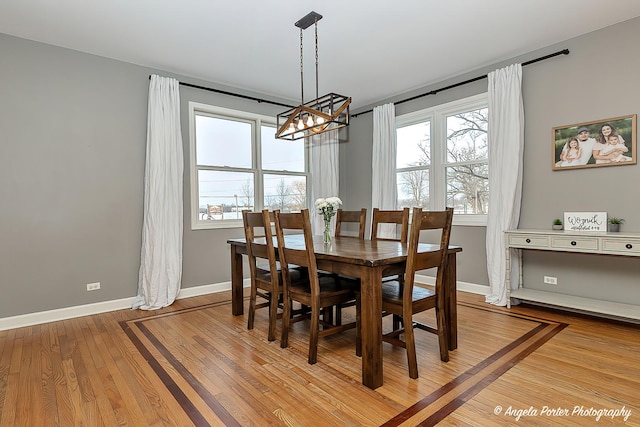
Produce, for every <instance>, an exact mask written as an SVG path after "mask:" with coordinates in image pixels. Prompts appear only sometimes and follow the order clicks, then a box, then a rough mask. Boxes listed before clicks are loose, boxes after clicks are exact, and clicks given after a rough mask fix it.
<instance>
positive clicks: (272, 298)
mask: <svg viewBox="0 0 640 427" xmlns="http://www.w3.org/2000/svg"><path fill="white" fill-rule="evenodd" d="M278 294H279V293H278V292H277V291H276V292H273V291H272V292H270V294H269V334H268V336H267V339H268V340H269V341H275V339H276V323H277V322H278Z"/></svg>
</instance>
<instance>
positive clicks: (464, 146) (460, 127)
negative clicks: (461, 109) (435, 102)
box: [447, 108, 489, 163]
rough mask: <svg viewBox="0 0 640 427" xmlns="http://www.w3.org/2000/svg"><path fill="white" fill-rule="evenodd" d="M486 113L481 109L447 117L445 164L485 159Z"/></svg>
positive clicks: (485, 110)
mask: <svg viewBox="0 0 640 427" xmlns="http://www.w3.org/2000/svg"><path fill="white" fill-rule="evenodd" d="M488 112H489V110H488V109H487V108H482V109H479V110H474V111H468V112H465V113H459V114H454V115H452V116H448V117H447V162H449V163H460V162H470V161H475V160H485V159H487V155H488V152H487V148H488V146H487V125H488V123H489V114H488Z"/></svg>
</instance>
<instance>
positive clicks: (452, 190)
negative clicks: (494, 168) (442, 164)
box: [446, 163, 489, 215]
mask: <svg viewBox="0 0 640 427" xmlns="http://www.w3.org/2000/svg"><path fill="white" fill-rule="evenodd" d="M446 169H447V206H448V207H452V208H453V209H454V212H455V213H456V214H476V215H486V213H487V209H488V203H489V166H488V165H487V164H486V163H478V164H473V165H464V166H454V167H448V168H446Z"/></svg>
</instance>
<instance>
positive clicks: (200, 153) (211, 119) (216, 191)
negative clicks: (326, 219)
mask: <svg viewBox="0 0 640 427" xmlns="http://www.w3.org/2000/svg"><path fill="white" fill-rule="evenodd" d="M189 119H190V139H191V141H190V142H191V171H192V173H191V210H192V215H191V218H192V220H191V224H192V229H202V228H225V227H240V226H242V211H243V210H245V209H249V210H261V209H265V208H266V209H280V210H281V211H284V212H291V211H299V210H301V209H303V208H305V207H306V206H308V203H307V182H308V160H307V158H308V154H307V149H306V147H305V143H304V140H299V141H286V142H285V141H279V140H276V139H275V131H276V129H275V124H274V123H275V118H272V117H266V116H260V115H256V114H251V113H245V112H241V111H235V110H229V109H225V108H218V107H212V106H208V105H203V104H197V103H189Z"/></svg>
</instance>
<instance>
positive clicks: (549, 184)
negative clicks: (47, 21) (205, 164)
mask: <svg viewBox="0 0 640 427" xmlns="http://www.w3.org/2000/svg"><path fill="white" fill-rule="evenodd" d="M639 39H640V19H635V20H632V21H628V22H625V23H622V24H619V25H616V26H614V27H610V28H606V29H603V30H600V31H598V32H594V33H591V34H588V35H586V36H583V37H579V38H576V39H573V40H570V41H567V42H566V43H562V44H559V45H557V46H551V47H549V48H547V49H544V50H542V51H539V52H532V53H530V54H528V55H526V56H523V57H521V58H515V59H514V60H512V61H505V62H502V63H498V64H493V65H491V66H489V67H486V68H484V69H480V70H476V71H474V72H472V73H468V74H466V75H462V76H457V77H455V78H451V79H450V80H449V81H447V82H442V83H439V84H437V85H433V86H431V87H426V88H423V89H420V90H418V91H415V92H413V93H409V94H403V95H401V96H398V97H396V98H394V99H390V100H387V101H385V102H388V101H395V100H399V99H404V98H405V97H407V96H411V95H413V94H418V93H422V92H424V91H427V90H430V89H433V88H439V87H442V86H444V85H446V84H448V83H455V82H458V81H461V80H464V79H466V78H469V77H475V76H477V75H480V74H485V73H486V72H488V71H491V70H493V69H495V68H498V67H500V66H503V65H507V64H509V63H512V62H514V61H516V60H517V61H524V60H528V59H533V58H536V57H538V56H540V55H543V54H546V53H550V52H554V51H556V50H559V49H562V48H569V49H570V50H571V54H570V55H569V56H566V57H565V56H563V57H559V58H555V59H551V60H548V61H544V62H541V63H538V64H534V65H530V66H527V67H525V68H524V72H523V75H524V96H525V114H526V131H525V175H524V178H525V179H524V196H523V208H522V216H521V222H520V226H521V227H527V228H549V227H550V223H551V220H552V219H553V218H555V217H558V216H561V214H562V212H563V211H570V210H572V211H580V210H584V211H591V210H593V211H608V212H610V213H611V214H614V215H616V216H622V217H625V218H626V219H627V223H626V224H625V225H624V229H625V230H638V231H640V218H639V217H638V215H637V214H636V212H637V208H638V201H639V200H640V197H639V195H640V194H639V193H640V187H639V186H638V185H636V184H635V183H636V182H637V180H638V177H639V175H640V174H639V171H640V169H638V168H639V167H640V166H637V165H634V166H620V167H614V168H598V169H587V170H578V171H558V172H552V171H551V161H550V159H551V142H550V136H551V128H552V127H553V126H559V125H564V124H570V123H576V122H581V121H590V120H599V119H603V118H608V117H614V116H620V115H626V114H635V113H637V112H638V109H639V108H638V105H639V104H640V101H638V100H639V99H640V96H639V95H640V93H639V92H640V85H638V78H637V75H638V74H637V70H638V69H640V68H639V65H640V64H639V62H640V57H639V56H638V55H637V46H636V43H635V42H634V41H635V40H639ZM606 58H613V64H614V65H613V66H612V65H611V63H606V61H605V59H606ZM151 73H158V74H160V75H163V76H171V74H169V73H166V72H162V71H158V70H150V69H147V68H144V67H139V66H136V65H132V64H126V63H122V62H118V61H113V60H109V59H105V58H100V57H96V56H92V55H87V54H83V53H79V52H74V51H70V50H66V49H61V48H56V47H52V46H47V45H44V44H40V43H35V42H30V41H26V40H22V39H18V38H14V37H10V36H6V35H2V34H0V317H8V316H14V315H19V314H26V313H32V312H39V311H44V310H51V309H56V308H62V307H71V306H76V305H82V304H88V303H92V302H101V301H110V300H116V299H120V298H128V297H133V296H134V295H135V293H136V289H137V278H138V268H139V263H140V256H139V253H140V235H141V224H142V200H143V194H142V185H143V177H144V156H145V148H144V147H145V139H146V115H147V94H148V82H149V81H148V75H149V74H151ZM173 77H176V78H178V79H179V80H182V81H189V82H191V83H196V84H202V85H204V86H209V87H217V88H220V89H229V88H225V87H222V86H216V85H215V84H213V83H210V82H199V81H197V80H193V79H188V78H186V77H184V76H173ZM380 84H384V82H381V83H380ZM484 90H486V81H485V82H478V83H474V84H471V85H467V86H463V87H460V88H457V89H454V90H451V91H447V92H443V93H441V94H438V95H436V96H431V97H425V98H421V99H419V100H416V101H412V102H409V103H405V104H401V105H399V106H398V107H397V108H396V111H397V113H398V114H402V113H406V112H410V111H414V110H417V109H422V108H426V107H428V106H431V105H435V104H440V103H443V102H447V101H451V100H454V99H458V98H462V97H465V96H469V95H473V94H476V93H480V92H483V91H484ZM233 91H235V92H240V93H243V92H242V91H239V90H236V89H233ZM254 95H255V94H254ZM257 96H261V95H257ZM181 100H182V107H183V108H182V111H183V114H182V116H183V120H182V127H183V136H184V144H185V153H188V144H189V138H188V123H187V116H186V114H187V108H186V107H187V103H188V101H196V102H203V103H209V104H212V105H219V106H222V107H227V108H235V109H240V110H245V111H251V112H255V113H262V114H268V115H275V114H277V113H279V112H280V110H281V108H279V107H274V106H270V105H268V104H258V103H255V102H251V101H246V100H242V99H238V98H234V97H229V96H225V95H217V94H215V93H211V92H205V91H201V90H197V89H189V88H185V87H182V89H181ZM382 103H384V102H380V103H379V104H382ZM371 120H372V119H371V114H365V115H363V116H359V117H357V118H354V119H353V120H352V125H351V126H350V127H349V128H348V131H347V132H346V135H347V137H346V138H345V133H343V135H342V137H343V139H344V141H343V142H342V143H341V146H340V164H341V166H340V167H341V170H340V197H341V198H342V199H343V200H344V201H345V207H346V208H359V207H362V206H366V207H370V205H371V173H372V172H371V133H372V130H371V129H372V123H371ZM185 166H188V156H185ZM612 185H619V186H620V189H619V190H618V191H610V190H609V189H610V187H611V186H612ZM188 197H189V172H188V168H185V235H184V243H183V246H184V247H183V257H184V264H183V287H184V288H188V287H193V286H199V285H205V284H211V283H219V282H226V281H228V280H229V254H228V246H227V244H226V239H227V238H229V237H237V236H239V235H241V233H242V232H241V230H240V229H226V230H199V231H191V230H190V228H189V214H190V212H189V209H190V206H189V200H188ZM484 237H485V229H484V228H483V227H455V228H454V230H453V234H452V241H453V243H456V244H459V245H461V246H463V248H464V252H463V253H462V254H461V255H460V257H459V269H458V278H459V280H462V281H466V282H471V283H477V284H484V285H486V284H487V283H488V279H487V273H486V267H485V262H486V261H485V260H486V254H485V249H484ZM601 258H603V257H593V256H589V255H585V256H580V255H571V254H549V253H547V254H545V253H531V254H527V256H526V257H525V280H526V281H527V282H530V285H536V286H539V287H543V286H544V285H542V284H541V283H540V284H537V283H539V282H541V281H542V275H543V274H546V275H555V276H557V277H558V279H559V285H558V286H557V288H556V289H557V290H558V291H559V292H565V293H572V292H573V293H579V294H585V295H588V296H591V295H595V296H603V297H607V298H610V299H613V300H624V301H629V298H630V297H629V294H633V293H634V292H635V296H633V295H632V298H637V294H638V287H637V286H636V285H635V281H633V279H634V272H635V271H637V267H638V263H637V261H635V260H627V259H621V258H613V261H611V264H612V265H611V266H610V267H609V266H607V267H602V269H601V264H603V263H604V260H603V259H601ZM607 260H609V259H607ZM596 270H597V271H596ZM611 277H613V279H611ZM95 281H100V282H101V283H102V289H101V290H99V291H94V292H87V291H86V290H85V285H86V283H89V282H95ZM602 283H606V284H607V286H606V288H605V287H603V286H601V284H602ZM637 299H639V300H640V298H637ZM636 302H638V303H640V302H639V301H636Z"/></svg>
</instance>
